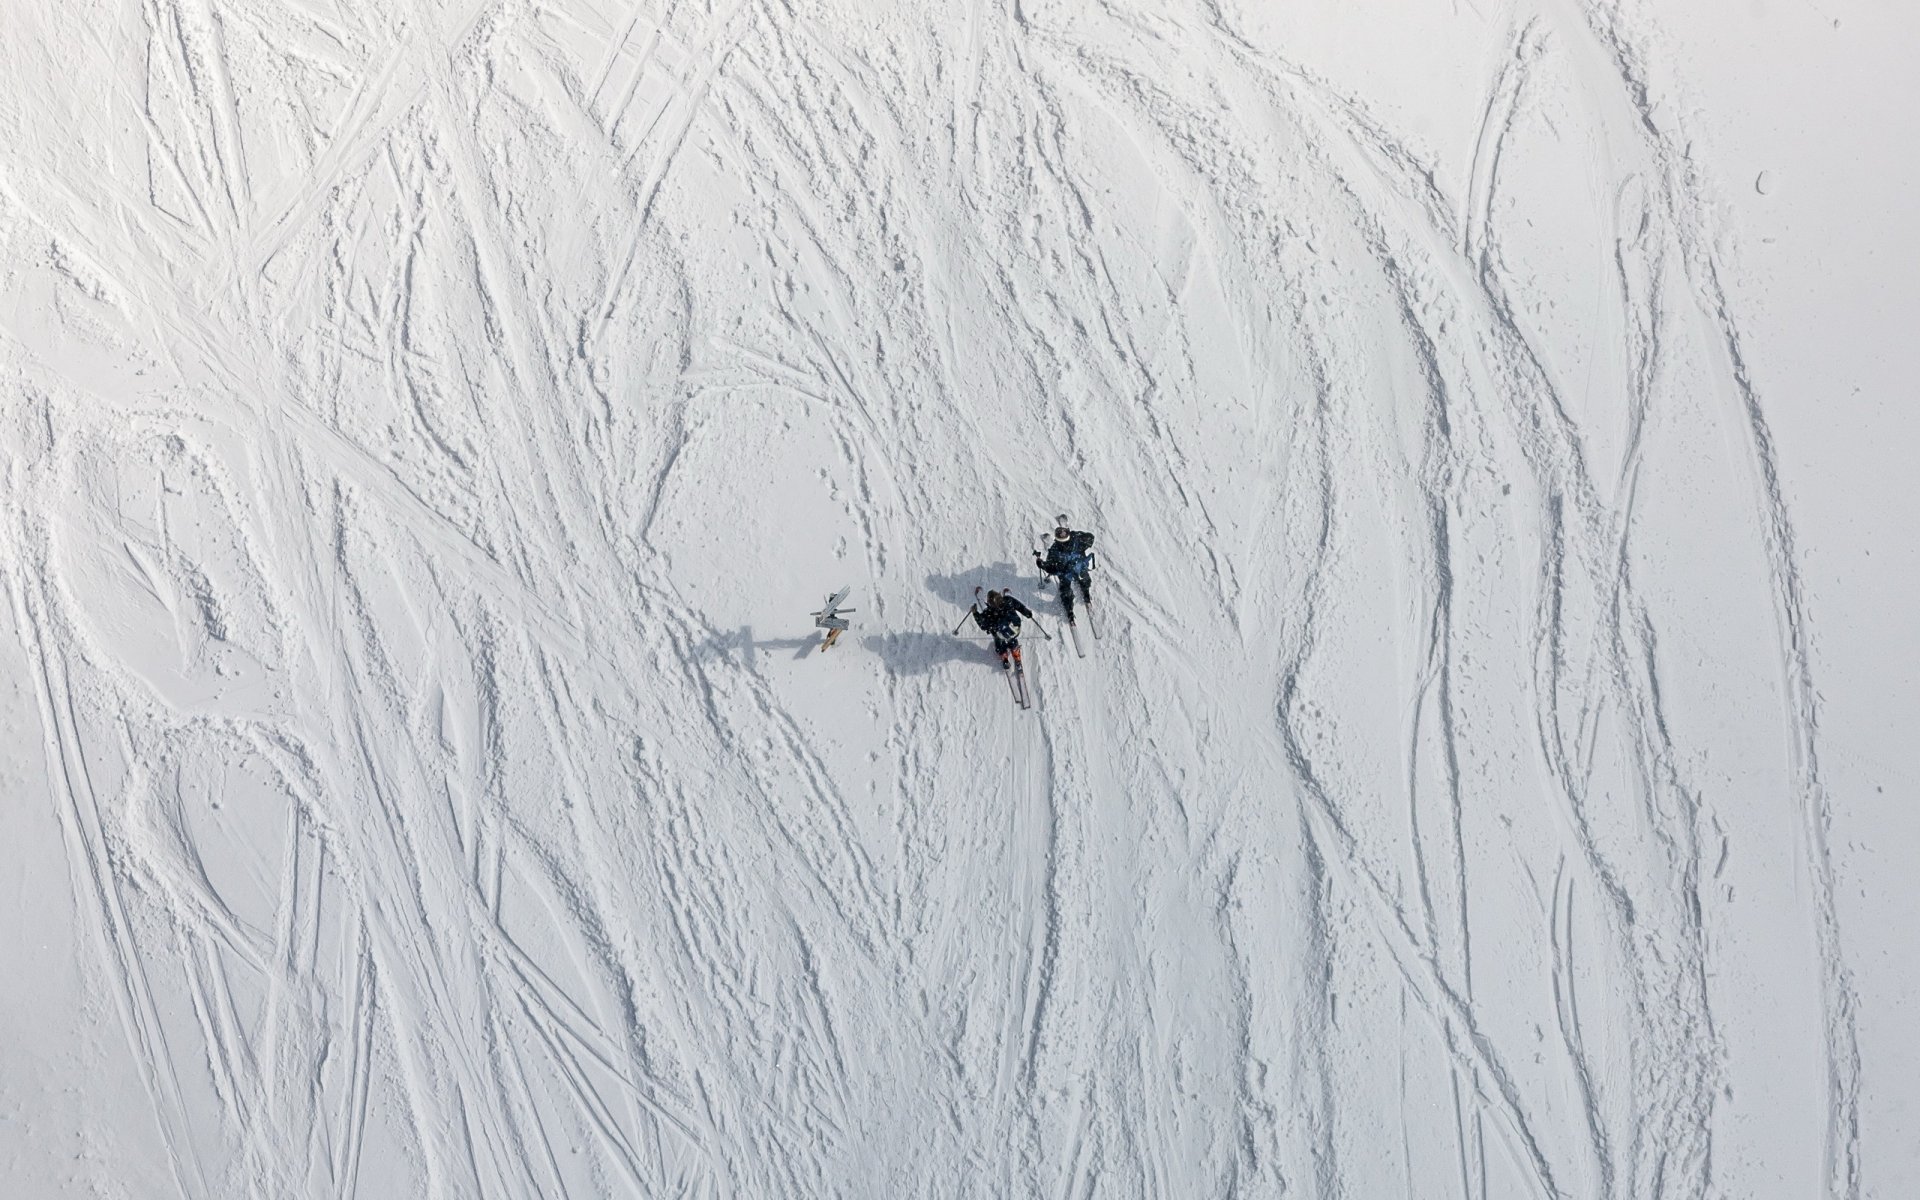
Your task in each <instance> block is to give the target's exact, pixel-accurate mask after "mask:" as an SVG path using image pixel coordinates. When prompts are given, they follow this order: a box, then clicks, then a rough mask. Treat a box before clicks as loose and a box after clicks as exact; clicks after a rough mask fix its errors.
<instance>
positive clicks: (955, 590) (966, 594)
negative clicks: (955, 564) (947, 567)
mask: <svg viewBox="0 0 1920 1200" xmlns="http://www.w3.org/2000/svg"><path fill="white" fill-rule="evenodd" d="M1031 578H1033V572H1032V570H1031V569H1029V570H1028V571H1026V572H1025V573H1024V574H1023V573H1022V572H1021V570H1020V568H1018V567H1016V566H1014V565H1013V564H1012V563H1009V562H1001V563H995V564H993V565H992V566H990V567H973V568H971V569H969V570H965V571H961V572H960V573H959V574H957V575H929V576H927V590H928V591H930V592H932V593H933V594H934V595H935V596H938V597H939V598H940V599H941V600H943V601H945V602H946V603H948V604H952V605H955V606H956V609H959V608H968V607H971V606H972V604H973V589H975V588H985V589H987V590H989V591H991V590H993V589H995V588H999V589H1001V590H1006V589H1009V588H1011V589H1012V590H1013V594H1014V595H1016V596H1018V597H1020V598H1021V599H1022V600H1025V599H1026V598H1027V597H1028V595H1029V594H1031V593H1032V592H1033V591H1034V590H1035V589H1034V588H1033V587H1032V586H1031V585H1030V584H1029V583H1028V580H1030V579H1031ZM954 615H955V617H956V619H957V618H958V616H959V613H958V612H957V611H956V612H955V614H954Z"/></svg>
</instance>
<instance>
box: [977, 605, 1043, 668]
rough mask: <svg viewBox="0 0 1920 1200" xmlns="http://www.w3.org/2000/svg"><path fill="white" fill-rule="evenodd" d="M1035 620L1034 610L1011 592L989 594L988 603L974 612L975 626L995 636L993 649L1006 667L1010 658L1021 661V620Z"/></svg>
mask: <svg viewBox="0 0 1920 1200" xmlns="http://www.w3.org/2000/svg"><path fill="white" fill-rule="evenodd" d="M1021 617H1026V618H1027V619H1028V620H1032V619H1033V610H1032V609H1030V608H1028V607H1027V606H1026V605H1024V604H1022V603H1020V602H1019V601H1018V600H1016V599H1014V598H1013V593H1011V592H988V593H987V601H986V603H985V604H982V605H981V606H980V607H979V608H977V609H975V610H974V613H973V621H974V624H976V625H978V626H980V628H982V629H984V630H986V631H987V632H988V633H990V634H992V635H993V648H994V651H995V652H996V653H998V654H999V655H1000V662H1001V663H1002V664H1003V665H1004V664H1006V662H1007V659H1008V657H1009V656H1011V657H1012V659H1013V661H1014V662H1016V663H1017V662H1019V661H1020V618H1021Z"/></svg>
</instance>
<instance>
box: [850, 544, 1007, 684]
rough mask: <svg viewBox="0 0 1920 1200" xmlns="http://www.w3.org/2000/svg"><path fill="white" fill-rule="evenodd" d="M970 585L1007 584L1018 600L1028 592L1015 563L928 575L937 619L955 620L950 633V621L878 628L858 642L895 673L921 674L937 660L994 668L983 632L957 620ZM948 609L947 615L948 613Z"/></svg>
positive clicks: (969, 600) (968, 600)
mask: <svg viewBox="0 0 1920 1200" xmlns="http://www.w3.org/2000/svg"><path fill="white" fill-rule="evenodd" d="M975 588H984V589H988V590H992V589H995V588H998V589H1001V590H1011V591H1012V592H1013V594H1014V595H1016V596H1019V597H1020V598H1021V599H1022V600H1026V599H1027V598H1028V597H1029V596H1030V595H1031V594H1032V591H1031V589H1029V588H1027V587H1026V586H1025V581H1024V580H1023V579H1022V578H1021V574H1020V571H1019V569H1018V568H1016V567H1015V566H1014V565H1013V564H1012V563H1008V562H1000V563H995V564H993V565H992V566H990V567H972V568H969V569H968V570H965V571H960V572H957V573H955V574H952V575H937V574H936V575H929V576H927V590H928V591H930V592H932V593H933V594H934V596H935V597H936V598H937V599H939V600H940V601H941V603H942V608H941V609H940V610H939V611H940V613H941V614H942V615H941V618H940V619H941V620H942V621H946V620H951V621H953V622H955V623H956V624H960V632H959V633H958V634H955V633H953V632H952V629H953V626H951V625H949V626H947V627H946V628H945V629H942V630H939V631H938V632H932V633H883V634H877V635H875V636H872V637H865V638H861V639H860V644H861V645H862V646H863V647H865V648H866V649H868V650H870V651H872V652H873V653H875V654H878V655H879V656H880V657H881V658H882V659H883V660H885V662H886V664H887V669H888V670H889V671H892V672H894V673H895V674H899V675H920V674H924V673H926V672H928V671H931V670H933V669H934V668H935V667H937V666H940V665H941V664H942V663H952V662H957V663H968V664H972V665H977V666H982V667H992V668H993V669H995V670H998V669H999V668H1000V663H999V660H998V659H997V658H995V656H994V653H993V649H992V646H991V645H990V644H989V642H988V639H987V637H986V635H985V634H983V633H981V632H980V629H979V627H978V626H976V625H974V623H973V622H972V621H971V620H966V621H964V623H962V618H964V617H966V615H967V610H968V609H970V608H972V607H973V602H974V594H973V593H974V589H975ZM948 613H951V614H952V616H951V617H949V616H947V615H946V614H948Z"/></svg>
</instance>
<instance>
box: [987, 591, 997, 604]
mask: <svg viewBox="0 0 1920 1200" xmlns="http://www.w3.org/2000/svg"><path fill="white" fill-rule="evenodd" d="M998 599H1000V593H999V592H988V593H987V603H988V604H992V603H993V602H994V601H996V600H998Z"/></svg>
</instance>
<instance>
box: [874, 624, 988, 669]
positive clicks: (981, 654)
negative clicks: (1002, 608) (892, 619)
mask: <svg viewBox="0 0 1920 1200" xmlns="http://www.w3.org/2000/svg"><path fill="white" fill-rule="evenodd" d="M967 632H968V631H967V630H965V629H963V630H961V631H960V636H959V637H954V636H953V635H951V634H949V633H947V632H945V631H942V632H939V633H920V632H914V633H876V634H870V635H869V636H867V637H863V638H861V639H860V648H861V649H862V650H865V651H867V652H868V653H870V654H876V655H878V656H879V657H880V661H882V662H884V663H886V664H887V673H888V674H890V675H925V674H926V673H927V672H929V671H931V670H933V669H934V668H935V667H938V666H940V665H942V664H943V663H952V662H962V663H974V664H977V665H980V666H996V665H998V664H997V663H996V661H995V659H994V657H993V652H992V651H991V650H989V649H988V648H987V643H986V641H985V640H984V639H982V638H972V639H969V638H968V637H967V636H966V634H967ZM975 632H978V631H977V630H976V631H975ZM842 644H843V645H844V644H845V643H844V641H843V642H842Z"/></svg>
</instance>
